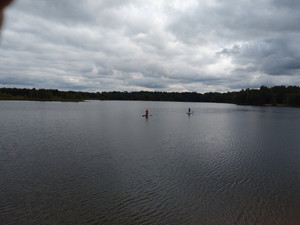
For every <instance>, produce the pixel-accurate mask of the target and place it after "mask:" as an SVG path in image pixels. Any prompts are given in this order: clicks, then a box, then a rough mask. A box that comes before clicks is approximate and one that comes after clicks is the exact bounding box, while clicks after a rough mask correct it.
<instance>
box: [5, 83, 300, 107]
mask: <svg viewBox="0 0 300 225" xmlns="http://www.w3.org/2000/svg"><path fill="white" fill-rule="evenodd" d="M0 100H19V101H20V100H24V101H60V102H82V101H85V100H118V101H122V100H127V101H168V102H214V103H230V104H237V105H253V106H275V107H300V87H299V86H287V87H286V86H274V87H270V88H269V87H266V86H261V87H260V88H259V89H248V88H247V89H242V90H241V91H234V92H226V93H219V92H208V93H204V94H202V93H197V92H158V91H134V92H127V91H123V92H120V91H111V92H82V91H60V90H57V89H35V88H33V89H26V88H0Z"/></svg>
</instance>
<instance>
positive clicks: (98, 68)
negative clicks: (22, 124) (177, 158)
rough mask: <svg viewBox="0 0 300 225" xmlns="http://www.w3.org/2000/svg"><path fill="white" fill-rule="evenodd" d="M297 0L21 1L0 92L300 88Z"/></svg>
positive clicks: (13, 14)
mask: <svg viewBox="0 0 300 225" xmlns="http://www.w3.org/2000/svg"><path fill="white" fill-rule="evenodd" d="M299 12H300V1H299V0H226V1H225V0H198V1H196V0H173V1H169V0H151V1H150V0H16V1H15V3H14V4H13V5H11V6H10V7H9V8H8V10H7V11H6V17H5V24H4V27H3V30H2V34H1V40H0V86H1V87H26V88H33V87H35V88H51V89H60V90H82V91H100V92H101V91H135V90H138V91H139V90H151V91H178V92H181V91H197V92H201V93H203V92H208V91H218V92H225V91H232V90H240V89H242V88H259V87H260V86H261V85H267V86H274V85H300V22H299V21H300V13H299Z"/></svg>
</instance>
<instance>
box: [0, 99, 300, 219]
mask: <svg viewBox="0 0 300 225" xmlns="http://www.w3.org/2000/svg"><path fill="white" fill-rule="evenodd" d="M188 107H191V109H192V111H193V114H192V115H191V116H188V115H187V114H186V112H187V109H188ZM146 108H149V110H150V113H151V114H152V116H151V117H149V118H148V119H145V118H143V117H142V114H143V113H144V110H145V109H146ZM0 125H1V129H0V180H1V185H0V221H1V224H209V225H210V224H211V225H216V224H220V225H224V224H237V225H240V224H263V225H268V224H270V225H274V224H285V225H292V224H300V218H299V216H298V214H297V213H298V212H299V210H300V204H299V203H300V198H299V197H300V193H299V190H300V151H299V146H300V139H299V136H300V129H299V127H300V110H299V109H293V108H273V107H270V108H263V107H251V106H235V105H229V104H206V103H166V102H117V101H105V102H99V101H90V102H84V103H58V102H4V101H2V102H0Z"/></svg>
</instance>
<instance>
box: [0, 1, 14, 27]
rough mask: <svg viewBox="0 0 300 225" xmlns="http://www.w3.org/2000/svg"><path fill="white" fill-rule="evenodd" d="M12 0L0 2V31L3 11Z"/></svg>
mask: <svg viewBox="0 0 300 225" xmlns="http://www.w3.org/2000/svg"><path fill="white" fill-rule="evenodd" d="M13 1H14V0H0V29H1V28H2V24H3V17H4V9H5V7H6V6H8V5H9V4H10V3H12V2H13Z"/></svg>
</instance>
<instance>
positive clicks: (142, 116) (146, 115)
mask: <svg viewBox="0 0 300 225" xmlns="http://www.w3.org/2000/svg"><path fill="white" fill-rule="evenodd" d="M148 116H152V115H151V114H148V115H146V114H145V115H142V117H148Z"/></svg>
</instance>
